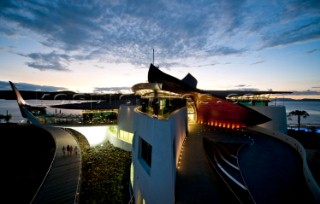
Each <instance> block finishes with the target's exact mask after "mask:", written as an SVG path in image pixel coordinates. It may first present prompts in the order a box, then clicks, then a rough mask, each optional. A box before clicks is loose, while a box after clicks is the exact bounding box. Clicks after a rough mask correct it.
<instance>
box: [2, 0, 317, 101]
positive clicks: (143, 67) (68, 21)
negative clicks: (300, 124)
mask: <svg viewBox="0 0 320 204" xmlns="http://www.w3.org/2000/svg"><path fill="white" fill-rule="evenodd" d="M150 63H154V64H155V65H156V66H159V69H160V70H162V71H163V72H165V73H167V74H170V75H172V76H174V77H176V78H179V79H182V78H183V77H184V76H185V75H187V74H188V73H190V74H192V75H193V76H194V77H195V78H196V79H197V80H198V84H197V88H199V89H204V90H260V91H269V90H272V91H292V92H293V93H292V94H290V95H285V96H284V95H283V97H290V98H319V99H320V1H319V0H310V1H301V0H261V1H256V0H248V1H245V0H188V1H182V0H135V1H133V0H131V1H130V0H127V1H126V0H86V1H84V0H52V1H47V0H28V1H26V0H17V1H13V0H1V1H0V90H10V89H11V88H10V86H9V83H8V81H12V82H13V83H15V84H16V86H17V88H18V89H20V90H35V91H58V90H71V91H76V92H80V93H93V92H95V93H107V92H110V91H119V92H122V93H126V92H128V91H130V90H131V87H132V86H133V85H134V84H137V83H145V82H147V80H148V69H149V66H150Z"/></svg>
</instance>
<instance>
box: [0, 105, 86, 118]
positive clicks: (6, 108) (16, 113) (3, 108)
mask: <svg viewBox="0 0 320 204" xmlns="http://www.w3.org/2000/svg"><path fill="white" fill-rule="evenodd" d="M77 102H80V101H75V100H74V101H65V100H26V103H28V104H30V105H33V106H47V113H48V114H50V113H51V114H54V113H62V114H65V115H70V114H74V115H78V114H81V110H70V109H56V108H51V107H50V106H51V105H60V104H66V103H77ZM81 102H83V101H81ZM7 112H8V114H11V115H12V119H11V120H10V122H14V123H25V122H26V119H25V118H23V117H22V116H21V113H20V109H19V106H18V103H17V101H16V100H3V99H0V114H2V115H6V114H7ZM2 122H4V121H2Z"/></svg>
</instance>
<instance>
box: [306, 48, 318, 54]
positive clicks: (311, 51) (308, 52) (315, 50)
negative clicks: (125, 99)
mask: <svg viewBox="0 0 320 204" xmlns="http://www.w3.org/2000/svg"><path fill="white" fill-rule="evenodd" d="M317 51H318V49H312V50H308V51H306V53H307V54H312V53H314V52H317Z"/></svg>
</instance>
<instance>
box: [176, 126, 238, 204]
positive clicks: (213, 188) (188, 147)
mask: <svg viewBox="0 0 320 204" xmlns="http://www.w3.org/2000/svg"><path fill="white" fill-rule="evenodd" d="M208 134H212V132H211V131H209V130H207V129H206V128H204V126H202V125H200V124H191V125H190V129H189V135H188V136H187V139H186V140H185V142H184V147H183V153H182V155H181V156H182V158H181V160H180V161H181V163H180V168H179V169H178V170H177V178H176V193H175V196H176V197H175V203H178V204H189V203H190V204H195V203H201V204H206V203H216V204H223V203H226V204H231V203H239V202H238V201H237V199H236V198H235V196H234V195H233V194H232V193H231V191H230V190H229V189H228V188H227V187H226V186H225V185H224V183H223V182H222V180H221V179H220V177H219V175H218V174H217V173H216V172H214V171H213V170H212V167H211V166H210V165H211V164H210V163H209V161H208V159H207V157H206V154H205V152H204V148H203V141H202V138H203V137H204V136H207V135H208Z"/></svg>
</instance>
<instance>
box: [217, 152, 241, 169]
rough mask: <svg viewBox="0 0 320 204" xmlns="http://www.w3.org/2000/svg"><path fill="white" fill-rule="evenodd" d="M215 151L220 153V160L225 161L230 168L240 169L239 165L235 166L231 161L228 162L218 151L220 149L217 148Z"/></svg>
mask: <svg viewBox="0 0 320 204" xmlns="http://www.w3.org/2000/svg"><path fill="white" fill-rule="evenodd" d="M217 151H218V154H219V155H220V157H221V158H222V160H223V161H224V162H226V163H227V164H228V165H229V166H231V167H232V168H234V169H236V170H238V171H239V170H240V169H239V167H237V166H236V165H234V164H232V163H231V162H229V161H228V160H227V159H226V158H225V157H224V156H223V155H222V154H221V152H220V150H219V149H217Z"/></svg>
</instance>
